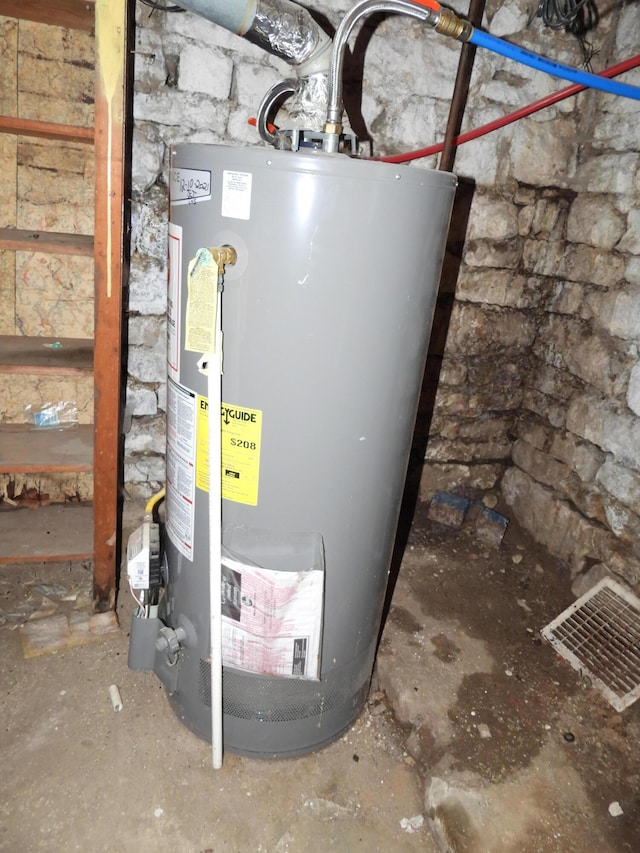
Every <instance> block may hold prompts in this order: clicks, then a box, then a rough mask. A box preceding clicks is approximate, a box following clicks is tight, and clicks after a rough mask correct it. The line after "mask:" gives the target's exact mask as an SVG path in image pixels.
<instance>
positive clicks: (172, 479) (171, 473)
mask: <svg viewBox="0 0 640 853" xmlns="http://www.w3.org/2000/svg"><path fill="white" fill-rule="evenodd" d="M195 436H196V395H195V394H194V393H193V391H190V390H189V389H188V388H185V387H184V386H183V385H178V383H177V382H173V381H172V380H171V379H169V381H168V383H167V533H168V534H169V538H170V539H171V541H172V542H173V544H174V545H175V546H176V548H177V549H178V550H179V551H180V552H181V553H182V554H184V556H185V557H187V558H188V559H189V560H193V523H194V492H195Z"/></svg>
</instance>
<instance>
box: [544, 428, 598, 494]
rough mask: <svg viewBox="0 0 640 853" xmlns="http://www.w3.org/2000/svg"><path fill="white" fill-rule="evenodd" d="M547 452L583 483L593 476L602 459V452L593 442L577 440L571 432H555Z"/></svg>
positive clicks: (590, 479)
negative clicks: (567, 467)
mask: <svg viewBox="0 0 640 853" xmlns="http://www.w3.org/2000/svg"><path fill="white" fill-rule="evenodd" d="M549 453H551V455H552V456H554V457H555V458H556V459H559V460H560V462H564V464H565V465H568V466H569V468H571V470H572V471H574V472H575V473H576V474H577V475H578V477H579V478H580V479H581V480H582V482H583V483H589V482H591V481H592V480H593V478H594V477H595V475H596V473H597V471H598V469H599V468H600V466H601V465H602V463H603V461H604V454H603V453H602V451H601V450H598V448H597V447H594V445H593V444H589V443H587V442H584V441H579V440H578V439H576V437H575V436H573V435H571V433H555V434H554V436H553V440H552V442H551V447H550V448H549Z"/></svg>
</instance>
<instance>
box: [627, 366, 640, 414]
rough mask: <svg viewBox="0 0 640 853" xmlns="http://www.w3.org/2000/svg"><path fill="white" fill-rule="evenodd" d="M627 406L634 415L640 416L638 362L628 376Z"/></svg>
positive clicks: (639, 367)
mask: <svg viewBox="0 0 640 853" xmlns="http://www.w3.org/2000/svg"><path fill="white" fill-rule="evenodd" d="M627 406H629V408H630V409H631V411H632V412H633V413H634V415H638V416H640V362H638V364H636V365H635V366H634V367H633V369H632V370H631V374H630V375H629V385H628V386H627Z"/></svg>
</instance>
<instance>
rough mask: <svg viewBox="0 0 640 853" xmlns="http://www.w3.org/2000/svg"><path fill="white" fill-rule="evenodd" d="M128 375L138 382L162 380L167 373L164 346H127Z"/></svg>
mask: <svg viewBox="0 0 640 853" xmlns="http://www.w3.org/2000/svg"><path fill="white" fill-rule="evenodd" d="M128 367H129V375H130V376H132V377H134V379H137V380H138V381H139V382H164V380H165V378H166V375H167V355H166V346H165V345H164V344H163V345H162V346H156V347H155V348H154V349H148V348H146V347H129V364H128Z"/></svg>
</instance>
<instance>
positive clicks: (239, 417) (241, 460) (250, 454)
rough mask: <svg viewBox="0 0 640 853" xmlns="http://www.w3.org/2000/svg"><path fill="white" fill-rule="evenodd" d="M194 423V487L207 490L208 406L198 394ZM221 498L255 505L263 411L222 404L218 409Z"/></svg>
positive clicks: (205, 400) (256, 503)
mask: <svg viewBox="0 0 640 853" xmlns="http://www.w3.org/2000/svg"><path fill="white" fill-rule="evenodd" d="M197 413H198V415H197V426H196V486H197V487H198V488H199V489H202V490H203V491H205V492H208V491H209V442H208V430H209V406H208V403H207V398H206V397H201V396H198V405H197ZM220 427H221V466H220V477H221V486H222V497H223V499H224V500H228V501H234V502H235V503H241V504H247V505H248V506H257V505H258V484H259V478H260V446H261V443H262V412H261V411H260V410H259V409H247V408H244V407H243V406H233V405H231V404H229V403H222V404H221V408H220Z"/></svg>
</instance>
